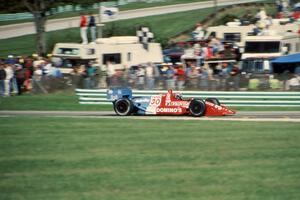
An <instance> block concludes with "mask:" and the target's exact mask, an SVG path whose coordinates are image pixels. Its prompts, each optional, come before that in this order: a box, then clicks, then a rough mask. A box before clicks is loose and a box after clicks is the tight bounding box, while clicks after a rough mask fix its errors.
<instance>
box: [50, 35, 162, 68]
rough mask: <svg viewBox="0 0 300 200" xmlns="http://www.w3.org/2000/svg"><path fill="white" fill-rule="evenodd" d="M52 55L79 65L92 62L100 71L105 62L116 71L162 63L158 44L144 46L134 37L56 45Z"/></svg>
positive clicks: (160, 49)
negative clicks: (150, 63) (149, 63)
mask: <svg viewBox="0 0 300 200" xmlns="http://www.w3.org/2000/svg"><path fill="white" fill-rule="evenodd" d="M52 54H53V56H54V57H60V58H62V59H64V60H71V61H72V60H73V61H80V62H81V63H84V62H85V61H90V60H94V61H96V62H97V64H98V65H99V66H100V67H101V68H102V69H105V66H106V63H107V61H111V62H112V63H113V64H114V66H115V68H116V69H125V68H129V67H130V66H133V65H138V64H141V63H147V62H152V63H159V62H163V54H162V48H161V45H160V44H159V43H152V42H150V43H148V44H147V45H144V44H142V43H140V42H139V39H138V37H135V36H120V37H110V38H98V39H97V40H96V42H94V43H90V44H76V43H57V44H56V45H55V47H54V49H53V53H52Z"/></svg>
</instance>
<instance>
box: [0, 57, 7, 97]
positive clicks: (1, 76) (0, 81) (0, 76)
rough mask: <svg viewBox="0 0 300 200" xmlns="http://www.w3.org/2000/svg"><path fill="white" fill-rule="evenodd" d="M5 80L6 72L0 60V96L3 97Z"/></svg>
mask: <svg viewBox="0 0 300 200" xmlns="http://www.w3.org/2000/svg"><path fill="white" fill-rule="evenodd" d="M5 79H6V71H5V69H4V63H3V61H2V60H0V96H4V94H5V85H4V82H5Z"/></svg>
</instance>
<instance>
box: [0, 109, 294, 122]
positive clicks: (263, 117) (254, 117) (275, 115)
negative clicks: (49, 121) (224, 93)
mask: <svg viewBox="0 0 300 200" xmlns="http://www.w3.org/2000/svg"><path fill="white" fill-rule="evenodd" d="M15 116H23V117H24V116H25V117H27V116H30V117H72V118H105V119H117V118H119V119H144V120H146V119H147V120H148V119H149V120H157V119H159V120H207V121H215V120H220V121H275V122H277V121H278V122H280V121H285V122H297V123H299V122H300V111H285V112H283V111H251V112H248V111H243V112H242V111H241V112H238V113H237V114H236V115H234V116H225V117H191V116H126V117H120V116H116V114H115V113H114V112H112V111H0V118H1V117H15Z"/></svg>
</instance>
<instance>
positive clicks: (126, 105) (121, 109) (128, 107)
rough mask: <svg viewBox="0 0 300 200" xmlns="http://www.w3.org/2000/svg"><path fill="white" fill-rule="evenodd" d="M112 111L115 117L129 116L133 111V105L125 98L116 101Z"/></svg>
mask: <svg viewBox="0 0 300 200" xmlns="http://www.w3.org/2000/svg"><path fill="white" fill-rule="evenodd" d="M114 110H115V112H116V114H117V115H120V116H126V115H130V114H131V113H132V111H133V103H132V101H131V100H129V99H127V98H122V99H118V100H116V101H115V103H114Z"/></svg>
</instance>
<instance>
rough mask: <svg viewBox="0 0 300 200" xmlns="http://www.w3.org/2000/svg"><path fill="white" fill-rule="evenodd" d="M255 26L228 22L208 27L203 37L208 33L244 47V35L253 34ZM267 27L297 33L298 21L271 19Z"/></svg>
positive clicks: (277, 30)
mask: <svg viewBox="0 0 300 200" xmlns="http://www.w3.org/2000/svg"><path fill="white" fill-rule="evenodd" d="M281 23H285V24H281ZM264 25H265V24H263V26H264ZM255 28H256V25H253V24H250V25H247V26H241V25H239V23H228V24H227V25H221V26H212V27H208V28H207V29H206V31H207V33H206V35H205V37H206V38H208V37H209V36H210V35H215V36H216V37H218V38H220V39H222V40H224V41H227V42H234V43H236V44H237V45H238V46H239V47H240V48H244V46H245V40H246V37H248V36H251V35H253V31H254V29H255ZM268 29H269V30H270V31H274V32H277V33H279V34H284V33H285V32H292V33H298V31H299V29H300V23H299V22H294V23H287V21H286V20H285V19H273V20H272V24H271V25H270V26H269V28H268Z"/></svg>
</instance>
